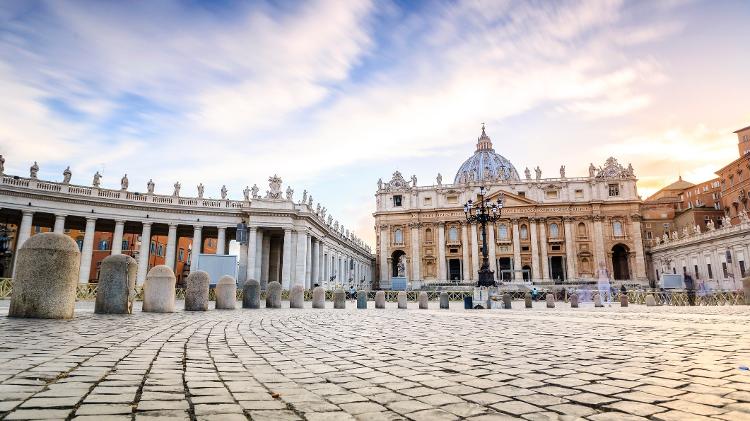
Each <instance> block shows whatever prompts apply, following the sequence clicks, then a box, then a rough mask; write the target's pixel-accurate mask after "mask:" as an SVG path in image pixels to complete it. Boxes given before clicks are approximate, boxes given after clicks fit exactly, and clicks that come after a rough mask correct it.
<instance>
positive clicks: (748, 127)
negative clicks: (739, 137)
mask: <svg viewBox="0 0 750 421" xmlns="http://www.w3.org/2000/svg"><path fill="white" fill-rule="evenodd" d="M747 129H750V126H747V127H743V128H741V129H739V130H736V131H734V132H733V133H739V132H741V131H743V130H747Z"/></svg>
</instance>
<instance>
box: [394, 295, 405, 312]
mask: <svg viewBox="0 0 750 421" xmlns="http://www.w3.org/2000/svg"><path fill="white" fill-rule="evenodd" d="M396 299H397V300H398V308H400V309H404V310H405V309H406V304H407V303H406V291H399V292H398V295H397V296H396Z"/></svg>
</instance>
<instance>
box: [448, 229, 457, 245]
mask: <svg viewBox="0 0 750 421" xmlns="http://www.w3.org/2000/svg"><path fill="white" fill-rule="evenodd" d="M448 241H450V242H451V243H456V242H458V229H456V227H450V228H449V229H448Z"/></svg>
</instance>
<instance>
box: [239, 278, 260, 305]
mask: <svg viewBox="0 0 750 421" xmlns="http://www.w3.org/2000/svg"><path fill="white" fill-rule="evenodd" d="M242 308H260V282H258V281H256V280H255V279H248V280H247V281H245V284H244V285H242Z"/></svg>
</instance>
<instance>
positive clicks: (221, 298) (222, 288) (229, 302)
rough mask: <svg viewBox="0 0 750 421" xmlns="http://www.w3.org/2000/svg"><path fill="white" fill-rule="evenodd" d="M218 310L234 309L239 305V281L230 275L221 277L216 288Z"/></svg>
mask: <svg viewBox="0 0 750 421" xmlns="http://www.w3.org/2000/svg"><path fill="white" fill-rule="evenodd" d="M214 293H215V294H216V309H217V310H234V307H235V306H236V305H237V281H235V280H234V278H232V277H231V276H229V275H224V276H222V277H221V278H219V282H217V283H216V288H214Z"/></svg>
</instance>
